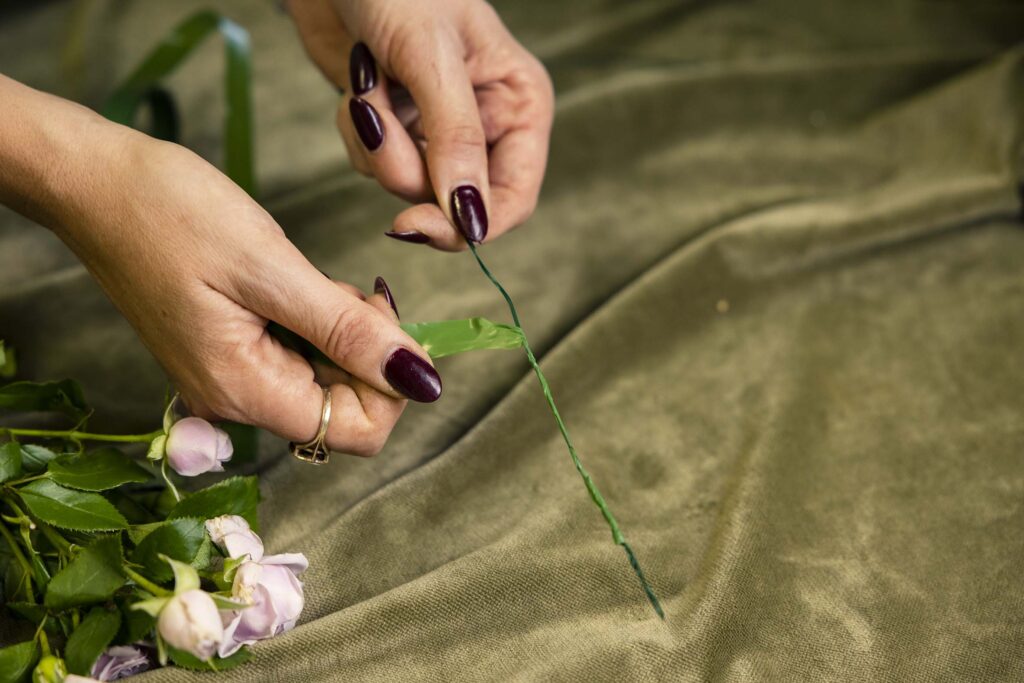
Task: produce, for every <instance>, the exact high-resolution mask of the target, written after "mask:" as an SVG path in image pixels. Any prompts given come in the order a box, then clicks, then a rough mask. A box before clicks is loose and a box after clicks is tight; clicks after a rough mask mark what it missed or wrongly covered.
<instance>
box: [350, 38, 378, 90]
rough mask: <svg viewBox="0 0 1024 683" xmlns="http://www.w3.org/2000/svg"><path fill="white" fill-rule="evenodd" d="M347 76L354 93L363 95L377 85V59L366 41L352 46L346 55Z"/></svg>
mask: <svg viewBox="0 0 1024 683" xmlns="http://www.w3.org/2000/svg"><path fill="white" fill-rule="evenodd" d="M348 78H349V82H350V83H352V92H354V93H355V94H356V95H365V94H366V93H368V92H370V91H371V90H373V89H374V88H376V87H377V61H376V60H375V59H374V58H373V53H371V52H370V48H368V47H366V43H356V44H355V45H353V46H352V53H351V54H350V55H349V57H348Z"/></svg>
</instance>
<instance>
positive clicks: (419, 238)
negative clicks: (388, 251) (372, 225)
mask: <svg viewBox="0 0 1024 683" xmlns="http://www.w3.org/2000/svg"><path fill="white" fill-rule="evenodd" d="M384 234H385V235H387V236H388V237H390V238H391V239H393V240H398V241H399V242H412V243H413V244H426V243H427V242H429V241H430V238H429V237H427V236H426V235H424V234H423V233H422V232H419V231H416V230H407V231H405V232H395V231H394V230H388V231H387V232H386V233H384Z"/></svg>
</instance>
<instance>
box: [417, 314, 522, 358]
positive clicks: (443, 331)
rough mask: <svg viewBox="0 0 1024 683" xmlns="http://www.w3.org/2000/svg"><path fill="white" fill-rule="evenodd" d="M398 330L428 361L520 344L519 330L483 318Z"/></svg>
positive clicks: (507, 347) (519, 345)
mask: <svg viewBox="0 0 1024 683" xmlns="http://www.w3.org/2000/svg"><path fill="white" fill-rule="evenodd" d="M402 329H403V330H405V332H406V333H407V334H408V335H409V336H410V337H412V338H413V339H415V340H416V342H417V343H418V344H419V345H420V346H422V347H423V349H424V350H425V351H426V352H427V353H429V354H430V356H431V357H432V358H443V357H444V356H451V355H453V354H456V353H464V352H466V351H476V350H480V349H518V348H519V347H521V346H522V345H523V332H522V330H520V329H519V328H518V327H516V326H514V325H505V324H503V323H496V322H492V321H490V320H488V319H487V318H468V319H466V320H443V321H441V322H434V323H403V324H402Z"/></svg>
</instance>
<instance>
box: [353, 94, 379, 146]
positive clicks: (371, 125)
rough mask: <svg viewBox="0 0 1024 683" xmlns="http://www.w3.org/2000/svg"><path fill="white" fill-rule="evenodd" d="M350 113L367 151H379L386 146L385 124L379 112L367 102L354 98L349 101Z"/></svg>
mask: <svg viewBox="0 0 1024 683" xmlns="http://www.w3.org/2000/svg"><path fill="white" fill-rule="evenodd" d="M348 113H349V114H351V115H352V125H354V126H355V127H356V133H357V134H358V135H359V140H360V141H362V143H363V145H364V146H365V147H366V149H368V150H370V151H371V152H375V151H377V149H378V148H380V146H381V145H383V144H384V124H383V123H381V120H380V115H379V114H378V113H377V110H376V109H374V108H373V105H371V104H370V103H369V102H367V101H366V100H362V99H359V98H358V97H353V98H352V99H351V100H349V101H348Z"/></svg>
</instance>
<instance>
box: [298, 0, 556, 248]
mask: <svg viewBox="0 0 1024 683" xmlns="http://www.w3.org/2000/svg"><path fill="white" fill-rule="evenodd" d="M288 7H289V11H290V12H291V14H292V16H293V18H294V20H295V24H296V26H297V27H298V29H299V34H300V35H301V37H302V41H303V43H304V44H305V46H306V50H307V52H308V53H309V55H310V56H311V58H312V59H313V61H314V62H315V63H316V64H317V65H318V66H319V67H320V69H321V70H322V71H323V73H324V74H325V75H326V76H327V78H328V79H329V80H330V81H331V82H332V83H334V84H335V85H336V86H337V87H339V88H340V89H342V90H343V92H344V96H343V99H342V101H341V104H340V106H339V108H338V128H339V129H340V131H341V136H342V138H343V139H344V140H345V145H346V147H347V148H348V152H349V156H350V158H351V159H352V164H353V166H354V167H355V168H356V169H357V170H359V171H360V172H362V173H364V174H366V175H369V176H372V177H374V178H376V179H377V180H378V181H379V182H380V184H381V185H383V186H384V187H385V188H386V189H388V190H390V191H391V192H393V193H395V194H397V195H398V196H400V197H403V198H405V199H408V200H409V201H412V202H421V203H419V204H417V205H416V206H413V207H412V208H409V209H407V210H405V211H403V212H402V213H400V214H399V215H398V216H397V217H396V218H395V221H394V230H392V231H391V232H389V233H387V234H388V235H389V236H390V237H394V238H396V239H400V240H404V241H409V242H420V243H425V242H429V243H430V244H431V245H432V246H434V247H437V248H439V249H445V250H450V251H454V250H459V249H464V248H465V246H466V243H465V241H464V240H463V238H462V237H461V236H459V234H458V233H456V232H455V231H454V230H452V228H451V226H453V225H454V226H455V227H456V228H458V229H459V231H460V232H461V233H462V236H464V237H465V238H466V239H469V240H472V241H474V242H482V241H484V239H491V238H494V237H496V236H498V235H501V234H502V233H504V232H506V231H508V230H510V229H511V228H513V227H515V226H516V225H519V224H520V223H522V222H523V221H525V220H526V219H527V218H528V217H529V216H530V214H531V213H533V209H534V208H535V207H536V204H537V195H538V193H539V191H540V186H541V181H542V180H543V177H544V166H545V164H546V161H547V150H548V137H549V134H550V129H551V120H552V116H553V111H554V98H553V94H552V89H551V81H550V79H549V78H548V75H547V72H546V71H545V70H544V67H543V66H542V65H541V64H540V62H539V61H537V60H536V59H535V58H534V57H533V56H532V55H531V54H530V53H529V52H527V51H526V50H525V49H524V48H523V47H522V46H521V45H520V44H519V43H517V42H516V40H515V39H514V38H513V37H512V35H511V34H510V33H509V32H508V30H507V29H506V28H505V26H504V25H503V24H502V23H501V20H500V19H499V18H498V16H497V14H496V13H495V12H494V10H493V9H492V8H491V7H490V5H488V4H487V3H485V2H483V0H387V2H373V1H369V0H290V2H289V5H288ZM435 199H436V203H434V200H435Z"/></svg>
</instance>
